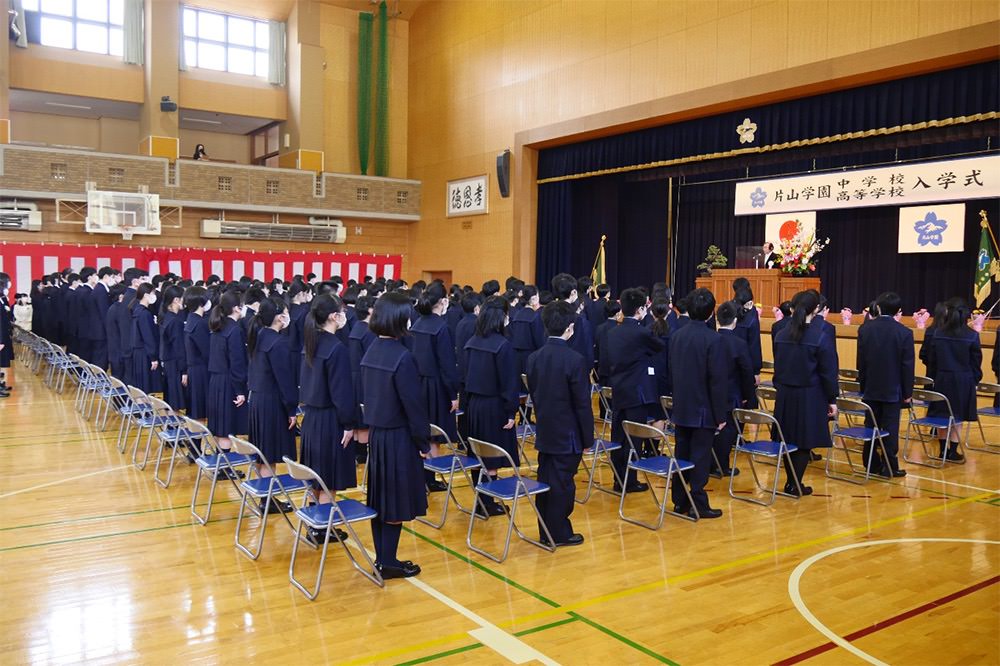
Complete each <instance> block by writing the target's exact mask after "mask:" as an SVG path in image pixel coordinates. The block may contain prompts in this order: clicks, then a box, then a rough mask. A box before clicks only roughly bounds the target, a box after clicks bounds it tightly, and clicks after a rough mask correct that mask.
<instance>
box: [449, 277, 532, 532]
mask: <svg viewBox="0 0 1000 666" xmlns="http://www.w3.org/2000/svg"><path fill="white" fill-rule="evenodd" d="M506 320H507V301H505V300H504V299H503V298H502V297H500V296H493V297H491V298H490V299H489V300H488V301H486V304H485V305H483V307H482V309H481V310H480V311H479V317H478V318H477V319H476V334H475V335H474V336H473V337H472V338H471V339H470V340H469V341H468V342H467V343H466V344H465V349H464V350H463V351H462V353H463V355H464V356H465V362H464V366H465V369H466V373H465V392H466V395H467V400H468V403H467V407H466V417H467V418H468V424H469V436H470V437H475V438H476V439H479V440H482V441H484V442H489V443H490V444H493V445H495V446H499V447H500V448H502V449H503V450H504V451H506V452H507V453H508V454H509V455H510V457H511V460H513V461H514V464H515V465H518V466H520V457H519V456H518V449H517V433H516V432H515V430H514V417H515V416H516V415H517V407H518V404H519V395H520V391H519V390H518V386H519V385H520V383H521V377H520V374H519V373H518V368H517V363H516V360H515V357H514V348H513V345H511V343H510V341H509V340H508V339H507V338H506V336H504V327H505V326H506ZM483 462H484V463H485V464H486V469H485V470H484V473H485V475H486V476H488V477H490V478H492V479H495V478H496V476H497V469H499V468H500V467H501V466H506V461H505V460H504V459H503V458H500V457H497V458H485V459H484V460H483ZM478 478H479V480H482V475H479V477H478ZM481 502H482V506H480V504H478V503H477V505H476V511H477V513H479V514H482V513H483V510H484V509H485V511H486V513H487V514H489V515H492V516H495V515H500V514H502V513H503V512H504V511H503V507H502V506H501V505H500V504H499V503H498V502H497V501H496V500H494V499H493V498H491V497H483V498H482V499H481Z"/></svg>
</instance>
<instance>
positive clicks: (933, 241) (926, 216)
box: [899, 203, 965, 254]
mask: <svg viewBox="0 0 1000 666" xmlns="http://www.w3.org/2000/svg"><path fill="white" fill-rule="evenodd" d="M963 250H965V204H964V203H963V204H939V205H936V206H908V207H904V208H900V209H899V252H900V254H910V253H914V252H962V251H963Z"/></svg>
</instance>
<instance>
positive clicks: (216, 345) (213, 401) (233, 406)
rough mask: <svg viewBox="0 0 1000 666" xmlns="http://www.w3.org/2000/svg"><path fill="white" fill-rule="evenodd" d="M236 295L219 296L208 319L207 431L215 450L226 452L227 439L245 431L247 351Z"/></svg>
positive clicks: (238, 301)
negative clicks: (215, 446) (209, 431)
mask: <svg viewBox="0 0 1000 666" xmlns="http://www.w3.org/2000/svg"><path fill="white" fill-rule="evenodd" d="M242 317H243V308H242V306H241V304H240V295H239V292H238V291H236V290H230V291H227V292H225V293H224V294H222V296H221V297H220V298H219V304H218V305H216V306H215V307H214V308H212V314H211V315H210V316H209V318H208V330H209V331H210V333H211V334H210V336H209V353H208V401H207V404H206V411H207V412H208V429H209V430H211V431H212V434H213V435H215V438H216V441H217V442H218V444H219V448H221V449H223V450H225V451H228V450H229V449H230V448H231V446H232V444H231V442H230V441H229V436H230V435H243V434H246V432H247V431H248V429H249V428H248V425H249V424H248V422H247V420H248V417H247V408H246V401H247V348H246V342H245V341H244V339H243V329H242V327H241V326H240V324H239V321H240V319H241V318H242Z"/></svg>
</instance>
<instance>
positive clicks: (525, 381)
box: [521, 372, 531, 393]
mask: <svg viewBox="0 0 1000 666" xmlns="http://www.w3.org/2000/svg"><path fill="white" fill-rule="evenodd" d="M521 384H522V385H523V386H524V390H525V391H528V392H529V393H530V392H531V387H530V386H528V375H526V374H524V373H523V372H522V373H521Z"/></svg>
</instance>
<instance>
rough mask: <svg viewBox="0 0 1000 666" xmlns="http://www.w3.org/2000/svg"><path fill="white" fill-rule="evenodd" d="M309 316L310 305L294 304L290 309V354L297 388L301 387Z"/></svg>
mask: <svg viewBox="0 0 1000 666" xmlns="http://www.w3.org/2000/svg"><path fill="white" fill-rule="evenodd" d="M307 314H309V304H308V303H293V304H292V305H290V306H289V308H288V318H289V322H288V353H289V359H290V360H289V362H290V363H291V367H292V376H293V379H294V381H295V385H296V386H298V385H299V372H300V371H301V369H302V347H303V334H304V331H305V323H306V315H307Z"/></svg>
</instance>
